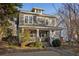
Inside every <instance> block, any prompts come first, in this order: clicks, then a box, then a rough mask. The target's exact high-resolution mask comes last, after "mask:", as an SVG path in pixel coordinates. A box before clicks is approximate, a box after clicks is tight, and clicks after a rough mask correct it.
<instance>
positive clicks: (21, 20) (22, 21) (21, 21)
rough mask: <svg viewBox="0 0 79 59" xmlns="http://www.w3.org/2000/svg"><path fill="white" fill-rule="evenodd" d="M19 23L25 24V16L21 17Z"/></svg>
mask: <svg viewBox="0 0 79 59" xmlns="http://www.w3.org/2000/svg"><path fill="white" fill-rule="evenodd" d="M19 24H20V25H23V24H24V20H23V16H21V17H20V20H19Z"/></svg>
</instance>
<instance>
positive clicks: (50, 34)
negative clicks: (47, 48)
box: [49, 30, 53, 45]
mask: <svg viewBox="0 0 79 59" xmlns="http://www.w3.org/2000/svg"><path fill="white" fill-rule="evenodd" d="M49 37H50V44H51V45H52V41H53V39H52V30H50V31H49Z"/></svg>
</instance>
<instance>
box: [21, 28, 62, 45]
mask: <svg viewBox="0 0 79 59" xmlns="http://www.w3.org/2000/svg"><path fill="white" fill-rule="evenodd" d="M27 29H28V30H29V31H30V40H31V41H36V40H37V39H38V38H39V41H41V42H45V41H46V39H47V40H48V41H49V42H50V44H52V38H53V37H58V38H60V36H61V35H60V30H59V29H55V28H54V29H52V28H47V27H45V28H41V27H40V28H35V27H21V28H20V32H21V33H22V36H23V35H24V33H25V31H26V30H27Z"/></svg>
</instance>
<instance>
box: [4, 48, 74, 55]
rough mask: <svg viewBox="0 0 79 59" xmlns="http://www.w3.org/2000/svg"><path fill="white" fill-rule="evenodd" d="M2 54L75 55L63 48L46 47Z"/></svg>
mask: <svg viewBox="0 0 79 59" xmlns="http://www.w3.org/2000/svg"><path fill="white" fill-rule="evenodd" d="M4 56H75V54H73V53H72V52H70V51H67V50H65V49H57V48H48V50H46V51H30V52H18V53H17V52H15V53H6V54H4Z"/></svg>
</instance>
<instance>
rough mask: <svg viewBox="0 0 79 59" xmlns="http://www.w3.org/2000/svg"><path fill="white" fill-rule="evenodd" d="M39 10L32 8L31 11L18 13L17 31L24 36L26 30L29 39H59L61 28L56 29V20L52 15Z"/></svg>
mask: <svg viewBox="0 0 79 59" xmlns="http://www.w3.org/2000/svg"><path fill="white" fill-rule="evenodd" d="M43 11H44V10H43V9H41V8H32V10H31V11H20V13H19V30H20V32H21V33H23V34H24V31H26V29H28V30H29V31H30V39H35V38H39V39H40V41H44V40H45V38H47V37H49V38H50V43H51V42H52V41H51V40H52V39H51V38H53V37H60V30H61V28H59V27H56V25H57V18H56V17H55V16H53V15H48V14H44V13H43Z"/></svg>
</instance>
